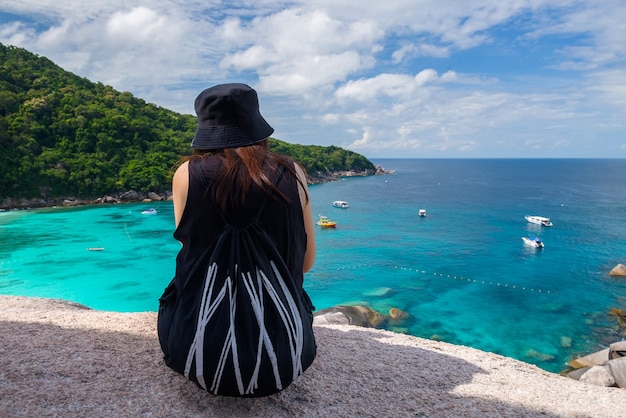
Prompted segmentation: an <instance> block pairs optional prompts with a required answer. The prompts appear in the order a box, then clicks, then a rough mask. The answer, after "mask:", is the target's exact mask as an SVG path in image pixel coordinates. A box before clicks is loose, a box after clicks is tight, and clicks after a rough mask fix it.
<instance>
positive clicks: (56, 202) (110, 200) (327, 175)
mask: <svg viewBox="0 0 626 418" xmlns="http://www.w3.org/2000/svg"><path fill="white" fill-rule="evenodd" d="M393 173H394V171H393V170H386V169H385V168H383V167H382V166H380V165H378V166H376V167H375V169H373V170H364V171H336V172H321V171H318V172H317V173H315V174H314V175H311V176H309V177H308V183H309V184H319V183H327V182H331V181H337V180H339V179H340V178H342V177H364V176H373V175H382V174H393ZM171 198H172V193H171V192H170V191H167V192H166V193H156V192H149V193H145V192H141V191H135V190H128V191H125V192H121V193H111V194H107V195H105V196H102V197H98V198H96V199H88V198H81V197H57V198H43V197H41V198H31V199H26V198H11V197H5V198H4V199H2V201H0V210H9V209H37V208H45V207H71V206H83V205H100V204H119V203H137V202H158V201H162V200H170V199H171Z"/></svg>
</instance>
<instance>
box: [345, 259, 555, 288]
mask: <svg viewBox="0 0 626 418" xmlns="http://www.w3.org/2000/svg"><path fill="white" fill-rule="evenodd" d="M364 267H384V266H382V265H377V264H356V265H352V266H343V267H338V268H337V270H355V269H359V268H364ZM391 268H392V269H394V270H403V271H408V272H415V273H418V274H424V275H426V274H430V273H428V272H427V271H426V270H420V269H413V268H409V267H401V266H393V267H391ZM432 275H433V277H439V278H447V279H451V280H458V281H459V282H466V283H471V284H481V285H487V286H496V287H502V288H505V289H515V290H522V291H528V292H537V293H546V294H552V293H558V292H557V291H552V290H549V289H540V288H536V287H532V286H520V285H517V284H510V283H506V282H500V281H493V280H477V279H473V278H471V277H464V276H452V275H450V274H444V273H437V272H433V273H432Z"/></svg>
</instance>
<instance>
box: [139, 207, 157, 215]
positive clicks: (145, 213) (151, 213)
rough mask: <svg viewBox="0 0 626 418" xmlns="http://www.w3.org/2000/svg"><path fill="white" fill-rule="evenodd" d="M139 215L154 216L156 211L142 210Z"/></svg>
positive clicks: (151, 209)
mask: <svg viewBox="0 0 626 418" xmlns="http://www.w3.org/2000/svg"><path fill="white" fill-rule="evenodd" d="M141 214H142V215H156V214H157V210H156V209H154V208H150V209H146V210H142V211H141Z"/></svg>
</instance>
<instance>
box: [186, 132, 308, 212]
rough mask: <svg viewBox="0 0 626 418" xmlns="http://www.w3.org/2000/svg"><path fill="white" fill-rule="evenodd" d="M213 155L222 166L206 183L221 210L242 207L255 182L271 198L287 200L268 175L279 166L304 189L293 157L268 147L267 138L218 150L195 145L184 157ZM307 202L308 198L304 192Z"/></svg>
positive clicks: (275, 171)
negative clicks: (198, 147)
mask: <svg viewBox="0 0 626 418" xmlns="http://www.w3.org/2000/svg"><path fill="white" fill-rule="evenodd" d="M208 156H215V157H217V158H219V159H220V161H221V168H220V170H218V172H217V173H216V175H215V176H214V177H213V179H212V180H211V182H210V184H209V190H210V192H211V196H212V197H213V200H214V201H215V202H216V203H217V206H218V207H219V208H220V210H222V211H226V210H227V209H228V208H238V207H241V206H242V205H243V204H244V202H245V200H246V196H247V195H248V192H249V191H250V187H252V185H253V184H255V185H256V186H257V187H259V188H260V189H261V190H262V191H263V192H265V193H266V194H267V195H269V196H271V197H272V198H281V199H283V200H284V201H286V202H289V201H290V199H289V198H288V197H287V196H286V195H285V194H284V193H283V192H281V191H280V190H279V189H278V188H277V187H276V186H275V185H274V179H273V178H270V177H268V173H269V175H270V176H271V175H272V173H277V172H278V169H279V167H281V166H282V167H283V170H284V171H287V172H288V173H290V174H291V175H292V176H293V177H294V178H296V180H297V181H298V183H300V185H301V186H302V188H303V189H305V191H306V187H305V185H304V184H302V182H301V180H300V177H299V176H298V175H297V173H296V170H295V168H294V166H293V164H292V161H291V160H290V159H289V158H287V157H285V156H283V155H281V154H277V153H274V152H272V151H270V149H269V142H268V140H267V139H266V140H263V141H261V142H258V143H256V144H253V145H248V146H245V147H239V148H224V149H220V150H201V149H196V148H194V149H193V151H192V154H191V156H189V157H184V158H183V160H192V159H200V158H204V157H208ZM306 199H307V202H308V200H309V196H308V194H307V195H306Z"/></svg>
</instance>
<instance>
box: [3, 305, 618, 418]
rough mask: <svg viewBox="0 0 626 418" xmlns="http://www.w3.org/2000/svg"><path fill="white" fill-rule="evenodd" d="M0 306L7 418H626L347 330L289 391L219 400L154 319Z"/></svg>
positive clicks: (409, 345)
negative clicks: (175, 363)
mask: <svg viewBox="0 0 626 418" xmlns="http://www.w3.org/2000/svg"><path fill="white" fill-rule="evenodd" d="M0 304H1V305H2V309H0V336H1V337H0V364H1V367H0V416H3V417H4V416H7V417H18V416H19V417H56V416H63V417H65V416H80V417H83V416H96V417H105V416H111V417H117V416H123V417H135V416H147V417H177V416H180V417H208V416H210V417H217V418H222V417H251V416H255V417H257V416H258V417H279V418H280V417H326V416H341V417H351V416H359V417H415V416H427V417H433V418H438V417H457V416H463V417H470V418H471V417H481V418H482V417H525V418H526V417H574V416H575V417H594V418H612V417H615V418H618V417H619V418H623V417H625V416H626V396H624V391H623V390H622V389H617V388H606V387H599V386H594V385H590V384H586V383H583V382H579V381H576V380H573V379H569V378H567V377H563V376H559V375H557V374H554V373H548V372H546V371H543V370H541V369H539V368H537V367H535V366H532V365H529V364H526V363H522V362H520V361H516V360H513V359H510V358H506V357H503V356H500V355H497V354H492V353H486V352H483V351H480V350H475V349H471V348H467V347H462V346H457V345H452V344H447V343H443V342H437V341H432V340H425V339H422V338H416V337H411V336H408V335H403V334H397V333H393V332H389V331H382V330H377V329H373V328H362V327H355V326H346V325H343V326H332V325H325V326H319V325H318V326H314V331H315V338H316V340H317V345H318V356H317V358H316V360H315V362H314V363H313V365H312V366H311V367H310V368H308V369H307V370H306V371H305V372H304V374H303V375H302V376H300V377H298V379H296V381H295V382H294V383H293V384H291V385H290V386H289V387H288V388H286V389H285V390H284V391H282V392H280V393H278V394H275V395H272V396H269V397H267V398H254V399H240V398H225V397H218V396H211V395H208V394H207V393H206V392H204V391H202V390H200V389H198V388H197V387H196V386H195V385H194V384H193V383H191V382H189V381H188V380H187V379H185V378H184V377H183V376H181V375H179V374H177V373H176V372H174V371H172V370H171V369H169V368H168V367H166V366H165V364H164V363H163V360H162V358H163V353H162V352H161V349H160V347H159V342H158V338H157V335H156V318H157V313H156V312H138V313H120V312H103V311H95V310H92V309H88V308H86V307H84V306H81V305H77V304H73V303H68V302H63V301H55V300H49V299H34V298H24V297H17V296H3V295H0ZM617 348H621V346H620V347H617ZM616 364H617V365H618V366H620V367H621V366H623V365H624V364H623V363H621V362H620V363H616Z"/></svg>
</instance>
